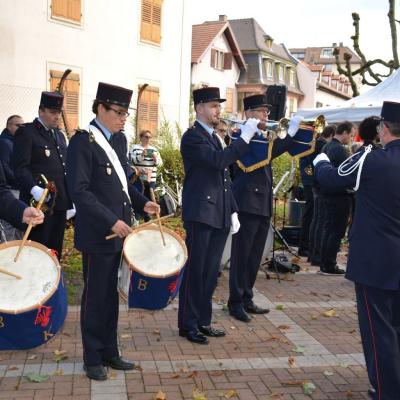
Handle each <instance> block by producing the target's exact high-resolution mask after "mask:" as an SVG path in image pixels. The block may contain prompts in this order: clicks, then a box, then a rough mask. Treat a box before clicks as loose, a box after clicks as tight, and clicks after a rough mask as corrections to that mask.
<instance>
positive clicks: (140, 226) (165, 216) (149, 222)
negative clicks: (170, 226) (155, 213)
mask: <svg viewBox="0 0 400 400" xmlns="http://www.w3.org/2000/svg"><path fill="white" fill-rule="evenodd" d="M174 215H175V214H169V215H164V216H163V217H160V221H162V220H164V219H167V218H171V217H173V216H174ZM150 224H154V220H151V221H148V222H145V223H144V224H140V225H138V226H135V227H132V230H135V229H139V228H142V227H143V226H146V225H150ZM117 236H118V235H117V234H116V233H113V234H112V235H108V236H106V240H110V239H114V238H116V237H117Z"/></svg>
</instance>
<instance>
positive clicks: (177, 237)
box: [122, 225, 188, 279]
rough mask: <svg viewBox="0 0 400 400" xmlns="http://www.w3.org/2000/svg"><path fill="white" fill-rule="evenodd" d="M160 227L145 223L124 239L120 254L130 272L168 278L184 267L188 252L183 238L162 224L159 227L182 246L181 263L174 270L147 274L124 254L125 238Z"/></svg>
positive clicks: (156, 229)
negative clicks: (163, 273)
mask: <svg viewBox="0 0 400 400" xmlns="http://www.w3.org/2000/svg"><path fill="white" fill-rule="evenodd" d="M159 229H160V228H159V227H158V226H156V225H154V226H152V225H146V226H143V227H142V228H141V227H140V226H139V227H138V228H136V229H135V230H134V231H133V232H132V233H130V234H129V235H128V236H127V237H126V238H125V240H124V245H123V248H122V256H123V260H124V261H125V262H126V263H127V265H128V268H129V269H130V270H131V271H132V272H138V273H139V274H142V275H143V276H147V277H149V278H159V279H164V278H169V277H170V276H174V275H177V274H179V272H180V271H181V270H182V268H183V267H184V265H185V263H186V260H187V257H188V252H187V248H186V244H185V242H184V240H183V239H182V238H181V237H180V236H179V235H178V234H177V233H176V232H174V231H173V230H171V229H168V228H166V227H165V226H162V227H161V229H162V231H163V232H165V233H168V234H169V235H171V236H173V237H174V238H175V239H176V240H177V241H178V243H179V244H181V245H182V248H183V253H184V254H183V256H184V257H183V261H182V265H180V266H179V267H178V268H177V269H176V270H174V271H173V272H171V273H169V274H165V275H154V274H149V273H147V272H144V271H142V270H141V269H140V268H137V267H136V266H135V265H134V264H133V263H132V262H130V261H129V260H128V259H127V257H126V255H125V246H126V243H127V239H128V238H129V237H131V236H133V235H135V234H137V233H138V232H140V231H144V230H151V231H158V230H159Z"/></svg>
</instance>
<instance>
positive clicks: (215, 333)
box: [199, 326, 226, 337]
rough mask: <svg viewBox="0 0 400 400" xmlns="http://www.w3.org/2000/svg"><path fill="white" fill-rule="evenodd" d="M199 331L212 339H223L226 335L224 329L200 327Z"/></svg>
mask: <svg viewBox="0 0 400 400" xmlns="http://www.w3.org/2000/svg"><path fill="white" fill-rule="evenodd" d="M199 331H200V332H201V333H202V334H203V335H206V336H210V337H221V336H225V335H226V333H225V331H224V330H223V329H216V328H213V327H212V326H199Z"/></svg>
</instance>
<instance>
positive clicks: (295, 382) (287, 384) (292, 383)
mask: <svg viewBox="0 0 400 400" xmlns="http://www.w3.org/2000/svg"><path fill="white" fill-rule="evenodd" d="M306 382H307V381H286V382H282V385H283V386H303V385H304V383H306Z"/></svg>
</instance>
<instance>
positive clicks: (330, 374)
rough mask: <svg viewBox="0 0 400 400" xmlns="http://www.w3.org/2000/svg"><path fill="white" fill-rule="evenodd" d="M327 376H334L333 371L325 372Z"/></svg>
mask: <svg viewBox="0 0 400 400" xmlns="http://www.w3.org/2000/svg"><path fill="white" fill-rule="evenodd" d="M324 375H325V376H332V375H333V372H332V371H324Z"/></svg>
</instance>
